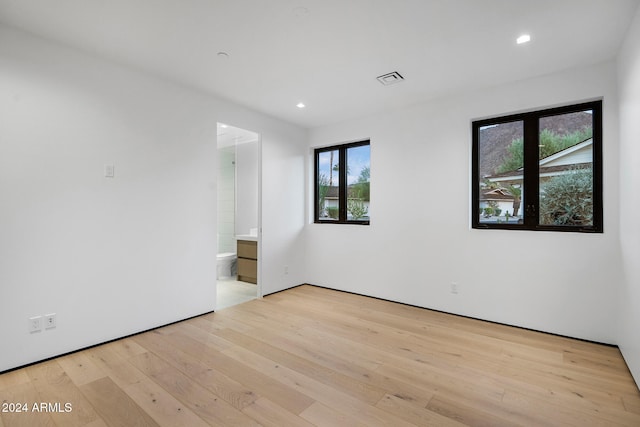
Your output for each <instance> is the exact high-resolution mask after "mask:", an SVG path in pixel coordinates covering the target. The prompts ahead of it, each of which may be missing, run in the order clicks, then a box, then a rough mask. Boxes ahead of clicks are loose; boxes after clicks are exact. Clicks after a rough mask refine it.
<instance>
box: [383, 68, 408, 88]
mask: <svg viewBox="0 0 640 427" xmlns="http://www.w3.org/2000/svg"><path fill="white" fill-rule="evenodd" d="M376 79H378V81H379V82H380V83H382V84H383V85H385V86H389V85H392V84H395V83H400V82H401V81H403V80H404V77H402V75H401V74H400V73H399V72H397V71H394V72H392V73H387V74H383V75H381V76H378V77H376Z"/></svg>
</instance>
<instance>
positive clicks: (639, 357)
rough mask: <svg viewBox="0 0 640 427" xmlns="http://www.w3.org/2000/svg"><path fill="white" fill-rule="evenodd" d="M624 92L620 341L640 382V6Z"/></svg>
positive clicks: (622, 70) (623, 65) (622, 73)
mask: <svg viewBox="0 0 640 427" xmlns="http://www.w3.org/2000/svg"><path fill="white" fill-rule="evenodd" d="M618 75H619V93H620V194H621V195H622V196H621V200H620V211H619V212H620V241H621V245H622V258H623V262H624V272H625V274H626V281H625V286H624V288H623V289H622V293H621V295H620V305H621V313H622V315H621V328H620V335H619V342H618V345H619V346H620V350H621V351H622V354H623V355H624V358H625V360H626V361H627V364H628V365H629V368H630V369H631V372H632V374H633V376H634V378H635V380H636V383H638V384H640V331H638V326H639V325H640V264H639V263H638V260H640V221H639V220H638V213H639V212H640V193H639V192H638V188H640V162H639V160H638V159H640V144H638V142H639V141H640V121H638V118H639V117H640V8H638V10H637V12H636V15H635V18H634V21H633V24H632V26H631V28H630V30H629V33H628V35H627V38H626V42H625V45H624V46H623V49H622V51H621V53H620V56H619V61H618Z"/></svg>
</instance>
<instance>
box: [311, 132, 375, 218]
mask: <svg viewBox="0 0 640 427" xmlns="http://www.w3.org/2000/svg"><path fill="white" fill-rule="evenodd" d="M314 153H315V203H314V204H315V207H314V222H316V223H339V224H363V225H368V224H369V218H370V216H371V213H370V209H371V206H370V189H371V181H370V173H371V167H370V158H371V156H370V144H369V141H360V142H352V143H348V144H342V145H335V146H332V147H325V148H318V149H315V150H314Z"/></svg>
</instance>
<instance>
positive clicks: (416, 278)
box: [306, 64, 622, 343]
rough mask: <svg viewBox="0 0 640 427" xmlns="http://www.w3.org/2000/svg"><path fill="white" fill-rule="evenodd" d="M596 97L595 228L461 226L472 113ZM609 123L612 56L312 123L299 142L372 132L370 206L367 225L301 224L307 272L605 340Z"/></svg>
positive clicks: (610, 318)
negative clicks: (600, 132)
mask: <svg viewBox="0 0 640 427" xmlns="http://www.w3.org/2000/svg"><path fill="white" fill-rule="evenodd" d="M402 84H411V82H410V81H407V82H405V83H402ZM596 97H604V171H605V172H604V200H605V224H604V229H605V232H604V234H580V233H557V232H556V233H553V232H531V231H499V230H474V229H471V228H470V217H469V215H470V181H471V178H470V157H471V121H472V120H474V119H477V118H482V117H489V116H495V115H502V114H506V113H511V112H517V111H521V110H530V109H538V108H541V107H548V106H554V105H557V104H564V103H573V102H578V101H582V100H586V99H592V98H596ZM617 123H618V113H617V94H616V74H615V66H614V64H601V65H596V66H592V67H583V68H581V69H577V70H572V71H567V72H564V73H560V74H556V75H551V76H546V77H543V78H538V79H533V80H528V81H522V82H516V83H512V84H509V85H505V86H501V87H496V88H489V89H486V90H482V91H478V92H474V93H467V94H461V95H459V96H455V97H451V98H447V99H444V100H442V99H440V100H437V101H433V102H431V103H426V104H422V105H418V106H415V107H413V108H407V109H403V110H398V111H394V112H393V113H389V114H385V115H378V116H374V117H369V118H366V119H362V120H356V121H350V122H346V123H342V124H338V125H334V126H327V127H322V128H318V129H314V130H313V131H312V132H311V134H310V147H314V146H321V145H327V144H336V143H340V142H344V141H352V140H359V139H363V138H370V139H371V204H372V212H375V215H373V216H372V218H371V225H370V226H368V227H367V226H356V225H325V224H313V223H311V224H308V225H307V227H306V235H307V239H306V254H307V260H308V262H307V272H308V274H307V280H308V281H309V282H310V283H313V284H317V285H322V286H327V287H331V288H336V289H341V290H346V291H351V292H356V293H361V294H366V295H372V296H376V297H380V298H386V299H390V300H394V301H400V302H404V303H409V304H414V305H418V306H422V307H429V308H434V309H438V310H443V311H447V312H451V313H459V314H463V315H467V316H472V317H477V318H481V319H488V320H492V321H497V322H503V323H507V324H511V325H517V326H523V327H527V328H532V329H537V330H542V331H548V332H552V333H557V334H563V335H569V336H573V337H578V338H584V339H590V340H595V341H601V342H606V343H613V342H615V341H616V331H615V328H616V326H617V321H616V312H617V311H616V308H617V304H618V294H619V289H620V287H621V280H622V277H621V274H620V270H621V268H620V267H621V265H620V250H619V245H618V242H619V239H618V233H619V218H618V214H619V211H618V206H619V197H618V185H617V183H618V175H617V174H618V166H619V152H618V125H617ZM307 154H308V155H310V153H309V152H308V153H307ZM309 164H312V163H311V162H309ZM311 175H312V172H308V175H307V179H308V182H310V176H311ZM307 191H308V192H309V194H311V191H312V189H311V185H308V187H307ZM311 199H312V198H311V197H309V203H310V201H311ZM307 212H308V214H309V215H310V212H312V209H311V207H310V205H309V206H308V208H307ZM308 219H310V218H308ZM453 281H455V282H457V283H458V288H459V293H458V294H457V295H454V294H451V293H450V283H451V282H453Z"/></svg>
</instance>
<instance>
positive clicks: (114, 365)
mask: <svg viewBox="0 0 640 427" xmlns="http://www.w3.org/2000/svg"><path fill="white" fill-rule="evenodd" d="M113 344H114V343H109V344H105V345H101V346H98V347H94V348H91V349H88V350H87V351H86V352H85V354H86V355H87V357H89V358H90V359H91V361H92V362H93V363H94V364H95V365H96V366H98V367H99V368H100V369H101V370H102V371H103V372H105V373H106V374H107V375H108V376H109V378H110V379H111V380H112V381H113V382H114V383H116V385H118V387H120V388H124V387H126V386H127V385H129V384H133V383H136V382H138V381H142V380H143V379H144V376H143V375H142V374H141V373H140V371H138V370H137V369H135V368H133V367H132V366H131V365H129V364H128V363H127V359H128V358H129V357H130V356H129V354H132V353H129V352H126V353H123V352H119V351H118V349H117V348H118V346H115V345H113Z"/></svg>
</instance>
